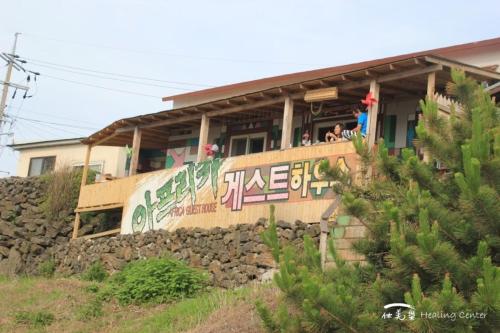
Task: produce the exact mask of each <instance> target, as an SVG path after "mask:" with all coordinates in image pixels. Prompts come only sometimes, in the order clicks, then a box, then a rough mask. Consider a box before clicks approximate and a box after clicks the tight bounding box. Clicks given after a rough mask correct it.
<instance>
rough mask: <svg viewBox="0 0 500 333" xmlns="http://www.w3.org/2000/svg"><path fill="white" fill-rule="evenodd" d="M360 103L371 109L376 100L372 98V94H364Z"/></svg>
mask: <svg viewBox="0 0 500 333" xmlns="http://www.w3.org/2000/svg"><path fill="white" fill-rule="evenodd" d="M361 103H363V104H364V105H366V107H367V108H371V107H372V105H373V104H375V103H377V100H376V99H375V98H374V97H373V94H372V92H371V91H370V92H369V93H368V94H366V97H365V99H362V100H361Z"/></svg>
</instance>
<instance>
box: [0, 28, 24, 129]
mask: <svg viewBox="0 0 500 333" xmlns="http://www.w3.org/2000/svg"><path fill="white" fill-rule="evenodd" d="M20 34H21V33H20V32H16V33H15V34H14V45H13V46H12V53H11V55H12V58H14V57H15V55H16V45H17V37H18V36H19V35H20ZM13 65H14V61H13V60H12V61H9V63H8V67H7V73H6V74H5V80H4V82H3V90H2V100H1V101H0V132H1V129H2V121H3V116H4V111H5V106H6V105H5V102H6V101H7V94H8V93H9V84H10V77H11V75H12V67H13Z"/></svg>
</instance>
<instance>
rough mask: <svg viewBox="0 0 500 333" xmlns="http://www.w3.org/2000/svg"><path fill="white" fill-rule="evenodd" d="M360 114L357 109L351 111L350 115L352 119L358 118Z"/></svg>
mask: <svg viewBox="0 0 500 333" xmlns="http://www.w3.org/2000/svg"><path fill="white" fill-rule="evenodd" d="M360 114H361V110H360V109H359V108H356V109H354V110H352V115H353V116H354V117H356V118H358V117H359V115H360Z"/></svg>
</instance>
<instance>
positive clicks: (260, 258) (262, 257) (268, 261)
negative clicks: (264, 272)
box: [255, 252, 276, 268]
mask: <svg viewBox="0 0 500 333" xmlns="http://www.w3.org/2000/svg"><path fill="white" fill-rule="evenodd" d="M255 263H256V264H257V267H265V268H274V267H276V262H275V261H274V258H273V256H272V255H271V253H269V252H266V253H261V254H259V255H257V258H256V262H255Z"/></svg>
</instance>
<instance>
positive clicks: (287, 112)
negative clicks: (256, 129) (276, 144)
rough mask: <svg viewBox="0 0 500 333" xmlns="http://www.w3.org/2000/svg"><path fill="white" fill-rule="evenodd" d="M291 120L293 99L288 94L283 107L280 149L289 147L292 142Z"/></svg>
mask: <svg viewBox="0 0 500 333" xmlns="http://www.w3.org/2000/svg"><path fill="white" fill-rule="evenodd" d="M292 121H293V100H292V98H291V97H290V96H286V97H285V106H284V108H283V128H282V131H281V149H287V148H290V145H291V143H292Z"/></svg>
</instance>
